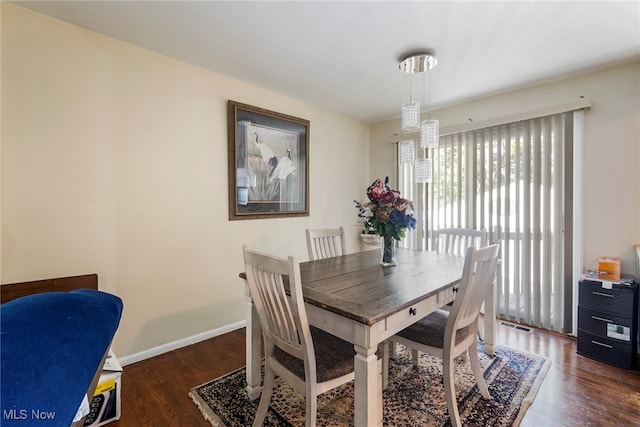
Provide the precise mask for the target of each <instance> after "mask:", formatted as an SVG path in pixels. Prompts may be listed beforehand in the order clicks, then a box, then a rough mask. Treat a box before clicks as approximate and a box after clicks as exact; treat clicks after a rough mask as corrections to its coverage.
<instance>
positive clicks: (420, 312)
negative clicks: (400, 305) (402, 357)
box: [385, 295, 442, 335]
mask: <svg viewBox="0 0 640 427" xmlns="http://www.w3.org/2000/svg"><path fill="white" fill-rule="evenodd" d="M441 305H442V304H440V303H439V302H438V296H437V295H434V296H432V297H430V298H427V299H426V300H423V301H420V302H419V303H417V304H414V305H412V306H411V307H409V308H405V309H404V310H402V311H399V312H397V313H395V314H393V315H391V316H389V317H388V318H387V319H386V323H385V330H386V331H388V332H390V333H391V335H393V334H395V333H396V332H399V331H401V330H403V329H404V328H406V327H407V326H410V325H413V324H414V323H416V322H417V321H418V320H420V319H422V318H423V317H425V316H427V315H429V314H430V313H433V312H434V311H435V310H436V309H438V308H439V307H440V306H441Z"/></svg>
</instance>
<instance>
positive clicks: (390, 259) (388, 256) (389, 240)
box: [380, 236, 398, 267]
mask: <svg viewBox="0 0 640 427" xmlns="http://www.w3.org/2000/svg"><path fill="white" fill-rule="evenodd" d="M397 264H398V263H397V261H396V244H395V241H394V240H393V237H391V236H383V237H382V257H381V259H380V265H381V266H383V267H392V266H394V265H397Z"/></svg>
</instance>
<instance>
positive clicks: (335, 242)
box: [306, 227, 347, 261]
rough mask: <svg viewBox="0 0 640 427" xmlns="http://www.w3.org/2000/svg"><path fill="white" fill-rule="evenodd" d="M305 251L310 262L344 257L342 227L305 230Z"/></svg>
mask: <svg viewBox="0 0 640 427" xmlns="http://www.w3.org/2000/svg"><path fill="white" fill-rule="evenodd" d="M306 234H307V250H308V252H309V259H310V260H311V261H314V260H317V259H325V258H332V257H335V256H340V255H345V254H346V253H347V244H346V242H345V237H344V227H339V228H317V229H314V230H309V229H307V230H306Z"/></svg>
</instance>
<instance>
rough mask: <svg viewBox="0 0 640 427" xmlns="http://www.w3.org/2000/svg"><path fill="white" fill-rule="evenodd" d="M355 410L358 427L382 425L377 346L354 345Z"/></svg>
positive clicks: (355, 421) (355, 422)
mask: <svg viewBox="0 0 640 427" xmlns="http://www.w3.org/2000/svg"><path fill="white" fill-rule="evenodd" d="M354 347H355V349H356V355H355V357H354V364H355V366H354V369H355V385H354V386H355V405H354V406H355V411H354V424H355V426H356V427H368V426H382V387H381V386H380V382H381V381H382V378H380V374H379V372H378V371H379V368H378V366H379V365H378V358H377V356H376V346H374V347H373V348H364V347H360V346H358V345H355V346H354Z"/></svg>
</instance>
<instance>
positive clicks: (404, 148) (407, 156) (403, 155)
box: [398, 139, 416, 164]
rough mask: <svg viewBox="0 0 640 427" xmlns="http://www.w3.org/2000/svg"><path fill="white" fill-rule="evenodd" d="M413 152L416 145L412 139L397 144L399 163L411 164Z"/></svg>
mask: <svg viewBox="0 0 640 427" xmlns="http://www.w3.org/2000/svg"><path fill="white" fill-rule="evenodd" d="M415 152H416V143H415V142H414V141H413V139H410V140H408V141H400V142H398V153H399V154H398V157H399V158H400V163H407V164H411V163H413V159H414V157H415Z"/></svg>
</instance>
